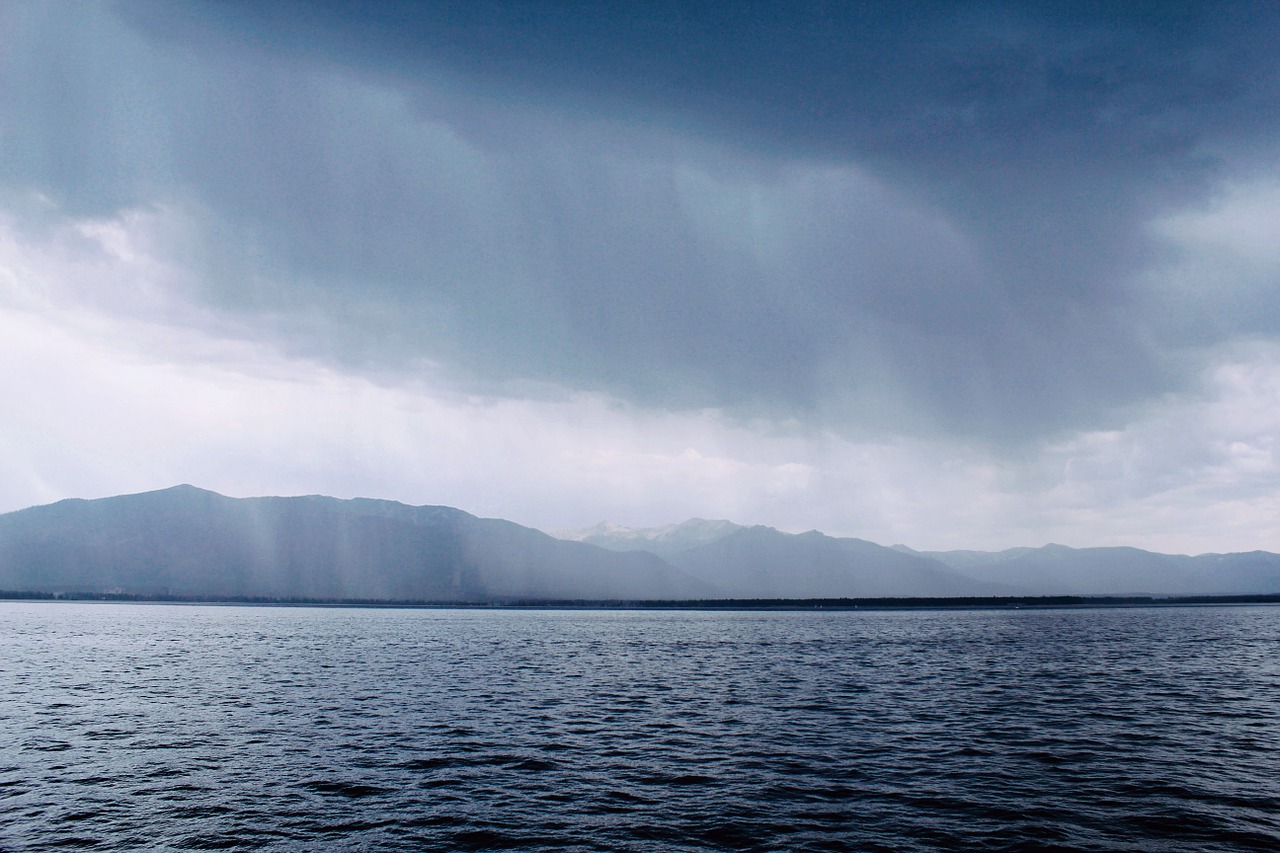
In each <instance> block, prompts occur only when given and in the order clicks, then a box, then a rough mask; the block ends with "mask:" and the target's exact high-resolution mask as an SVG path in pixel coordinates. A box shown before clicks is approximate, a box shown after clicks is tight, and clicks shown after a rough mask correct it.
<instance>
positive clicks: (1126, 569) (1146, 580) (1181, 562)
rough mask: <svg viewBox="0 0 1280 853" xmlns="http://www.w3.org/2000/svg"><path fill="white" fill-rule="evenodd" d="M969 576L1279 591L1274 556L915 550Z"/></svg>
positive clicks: (1144, 590)
mask: <svg viewBox="0 0 1280 853" xmlns="http://www.w3.org/2000/svg"><path fill="white" fill-rule="evenodd" d="M920 555H921V556H926V557H932V558H933V559H935V560H938V561H939V562H942V563H946V564H947V565H950V566H951V567H953V568H954V569H956V570H957V571H960V572H963V573H964V574H967V575H969V576H971V577H974V578H977V579H979V580H983V581H988V582H992V583H1001V584H1006V585H1008V586H1009V587H1013V588H1019V589H1022V590H1025V591H1026V592H1028V593H1031V594H1037V595H1042V594H1078V595H1123V594H1129V593H1135V594H1153V595H1198V594H1230V593H1240V594H1248V593H1274V592H1280V556H1277V555H1275V554H1269V553H1267V552H1263V551H1255V552H1252V553H1248V554H1205V555H1201V556H1199V557H1188V556H1184V555H1174V554H1157V553H1154V552H1151V551H1143V550H1140V549H1137V548H1068V547H1066V546H1064V545H1046V546H1044V547H1043V548H1014V549H1011V550H1008V551H998V552H993V553H986V552H981V551H939V552H920Z"/></svg>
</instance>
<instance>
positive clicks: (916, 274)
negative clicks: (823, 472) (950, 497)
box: [0, 3, 1280, 437]
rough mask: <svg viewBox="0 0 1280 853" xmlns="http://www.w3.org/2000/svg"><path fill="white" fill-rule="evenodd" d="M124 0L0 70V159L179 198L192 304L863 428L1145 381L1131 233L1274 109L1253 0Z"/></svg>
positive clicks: (395, 357) (1081, 406)
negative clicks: (107, 32)
mask: <svg viewBox="0 0 1280 853" xmlns="http://www.w3.org/2000/svg"><path fill="white" fill-rule="evenodd" d="M121 10H122V13H123V19H124V20H125V21H127V22H128V23H129V25H130V26H132V27H134V28H136V30H137V32H139V33H142V34H143V35H144V36H145V38H146V39H148V40H149V43H151V44H154V45H159V46H160V50H161V53H160V54H143V53H140V52H137V51H127V50H119V51H116V52H112V51H111V49H110V47H95V44H96V41H95V32H96V28H98V27H105V26H107V17H108V16H107V15H106V13H105V12H104V11H103V10H97V11H96V12H95V13H93V14H90V13H84V14H80V15H77V16H73V17H74V18H76V19H77V20H76V22H75V23H74V24H73V25H72V26H71V28H70V29H71V30H72V32H71V35H67V34H66V32H65V31H61V30H60V31H59V33H57V34H47V33H46V34H45V35H44V36H43V37H39V36H40V34H39V33H37V34H36V36H33V37H32V38H31V39H29V40H28V47H29V50H30V54H31V55H30V56H26V55H23V56H17V58H16V59H15V58H13V57H11V58H10V59H9V60H8V61H9V62H10V63H11V67H16V66H18V65H21V67H22V68H23V69H24V70H23V74H24V75H25V78H26V80H27V81H28V82H29V85H28V86H26V87H24V88H22V89H20V90H19V91H18V92H15V91H14V90H12V89H11V90H10V94H9V95H7V96H3V97H4V99H5V100H4V101H3V103H5V104H6V106H7V109H8V112H9V114H10V115H11V116H12V115H19V116H22V117H23V121H22V122H21V123H16V124H15V123H14V122H13V121H12V120H11V121H10V122H9V123H8V125H7V126H6V127H5V135H4V137H3V140H4V142H3V144H4V145H5V153H6V160H7V161H8V164H9V165H8V167H7V168H6V167H0V169H5V172H6V182H7V183H8V184H9V185H10V186H11V187H12V186H19V187H21V186H31V187H34V188H36V189H40V190H41V191H45V192H48V193H50V194H51V195H53V196H54V197H56V198H57V199H58V201H59V202H60V203H62V204H63V205H64V206H65V208H66V209H67V210H69V211H79V212H85V213H98V214H102V213H105V212H109V211H110V210H112V209H113V208H116V207H121V206H128V205H136V204H145V203H148V202H150V201H153V200H155V199H156V198H164V199H165V200H173V198H172V197H174V196H176V197H177V199H178V200H185V201H189V202H190V203H191V209H193V210H195V211H197V213H196V214H194V215H197V216H200V217H204V219H203V220H202V223H203V227H204V235H205V236H204V245H203V248H202V250H201V253H197V255H198V260H199V261H200V263H202V264H203V265H204V266H203V269H202V272H203V279H204V280H205V281H206V282H207V283H208V290H207V292H206V293H205V296H206V298H209V299H211V300H213V301H215V302H217V303H218V304H221V305H223V306H224V307H227V308H231V309H235V310H241V311H245V310H247V311H255V312H260V313H269V314H273V315H277V316H279V315H284V314H286V313H289V312H295V313H296V312H297V310H298V308H299V306H302V307H303V309H304V313H305V315H306V316H309V317H318V318H319V320H318V321H317V322H318V324H319V325H318V327H312V326H306V328H309V329H311V331H312V333H313V336H311V337H306V336H303V337H302V338H297V339H295V340H294V344H295V345H297V346H306V347H310V348H312V349H314V350H317V351H319V352H321V353H322V354H327V355H329V356H332V357H336V358H341V359H343V360H345V361H348V362H377V363H381V364H391V365H412V364H413V363H415V361H414V360H415V358H427V359H431V360H435V361H437V362H442V363H444V364H445V365H447V366H449V367H451V368H452V369H456V370H461V371H464V372H466V373H467V374H468V375H470V376H471V377H472V378H474V379H479V380H484V381H497V382H504V381H517V382H518V381H522V380H543V381H549V382H553V383H559V384H563V385H567V386H569V387H579V388H588V389H595V390H604V391H608V392H612V393H616V394H619V395H621V396H624V397H629V398H631V399H635V400H640V401H643V402H646V403H650V404H657V405H666V406H694V407H697V406H724V407H728V408H731V409H740V410H742V411H745V412H750V413H757V414H759V413H764V414H768V415H770V416H774V417H788V416H793V415H796V414H801V415H805V416H813V417H816V418H819V419H823V420H825V421H826V422H828V423H836V424H844V425H846V426H847V425H852V424H858V423H862V424H865V425H869V426H871V427H873V428H876V429H883V428H886V427H893V428H901V429H919V430H931V429H943V430H957V431H959V432H961V433H964V434H968V435H978V436H985V437H1011V436H1025V435H1027V434H1035V433H1039V432H1042V431H1045V430H1053V429H1056V428H1059V427H1063V426H1070V425H1084V424H1094V423H1097V422H1098V421H1097V419H1098V418H1099V417H1101V416H1103V415H1105V413H1106V412H1108V411H1109V410H1111V409H1112V408H1113V407H1116V406H1121V405H1123V404H1126V403H1129V402H1132V401H1135V400H1140V399H1142V398H1144V397H1149V396H1151V395H1154V394H1157V393H1159V392H1161V391H1164V390H1168V389H1171V388H1176V387H1178V384H1179V382H1180V381H1181V380H1180V377H1179V376H1178V374H1177V372H1176V370H1175V369H1174V368H1173V367H1171V366H1170V365H1171V364H1172V363H1173V362H1171V361H1169V360H1168V359H1167V358H1166V355H1167V353H1166V352H1164V351H1163V350H1161V349H1156V348H1155V347H1154V346H1153V344H1152V340H1153V339H1154V338H1155V337H1159V336H1158V335H1154V336H1153V334H1152V333H1151V330H1150V329H1149V328H1148V326H1149V325H1150V323H1152V322H1155V321H1154V320H1153V319H1151V317H1149V316H1147V315H1145V314H1143V313H1140V312H1142V311H1149V310H1150V305H1149V300H1148V299H1146V298H1144V299H1136V298H1135V297H1134V296H1133V293H1132V290H1131V282H1132V279H1133V276H1134V275H1135V274H1136V273H1137V272H1139V271H1140V270H1142V269H1143V268H1144V267H1146V266H1148V265H1150V264H1152V263H1153V262H1155V261H1157V260H1159V258H1158V257H1157V254H1156V251H1157V246H1156V245H1155V244H1153V243H1152V242H1151V240H1150V238H1149V235H1148V232H1147V225H1148V223H1149V222H1150V221H1151V220H1152V219H1153V218H1154V217H1158V216H1159V215H1161V214H1162V213H1163V212H1165V211H1172V210H1176V209H1178V208H1179V206H1182V205H1186V204H1190V203H1193V202H1195V201H1196V200H1198V199H1201V198H1203V197H1205V195H1206V193H1208V192H1209V191H1210V190H1212V188H1213V187H1215V186H1216V185H1217V183H1218V182H1220V181H1222V180H1223V179H1226V178H1229V177H1231V176H1233V175H1235V174H1244V173H1246V172H1247V171H1248V170H1249V169H1250V168H1251V167H1252V166H1253V165H1254V163H1255V161H1256V160H1257V159H1258V158H1262V157H1267V156H1270V153H1269V151H1268V150H1267V147H1266V143H1267V141H1268V140H1269V139H1272V138H1273V137H1274V134H1275V131H1276V130H1277V128H1276V127H1275V124H1276V122H1277V116H1280V111H1277V109H1276V107H1277V106H1278V102H1280V98H1278V97H1277V74H1276V63H1275V62H1274V59H1273V54H1274V47H1273V46H1274V44H1276V43H1277V41H1276V39H1277V36H1280V26H1278V18H1280V7H1276V6H1275V5H1274V4H1269V3H1268V4H1176V3H1159V4H1126V5H1124V6H1123V8H1121V9H1120V10H1113V9H1111V8H1109V7H1102V6H1097V5H1095V4H1046V5H1038V6H1035V7H1034V8H1033V7H1032V6H1031V5H1030V4H979V5H974V4H950V3H947V4H933V3H918V4H899V3H894V4H843V3H833V4H799V5H797V4H794V3H786V4H783V3H778V4H747V5H733V4H689V3H680V4H616V5H614V6H605V5H600V4H583V5H576V6H575V5H567V4H497V3H456V4H454V3H434V4H425V5H419V4H394V5H388V6H375V7H372V8H371V7H370V5H369V4H364V3H361V4H358V5H357V4H336V3H334V4H326V3H308V4H287V3H286V4H249V3H245V4H241V3H210V4H204V5H198V6H189V5H183V6H177V5H171V4H156V5H152V4H146V3H139V4H128V5H125V6H123V7H121ZM1099 10H1101V11H1099ZM94 14H97V15H99V16H100V17H101V20H97V21H95V19H94ZM58 23H59V25H60V26H65V22H61V21H59V22H58ZM42 25H43V26H48V25H49V23H48V20H47V18H46V20H45V21H44V22H43V24H42ZM76 27H78V28H79V32H75V31H74V30H75V29H76ZM95 51H96V52H95ZM298 322H299V323H302V322H303V321H298ZM1271 323H1272V326H1271V328H1270V331H1271V332H1272V333H1274V332H1275V331H1276V329H1275V320H1274V317H1273V318H1271ZM304 325H305V323H304ZM1230 333H1231V330H1230V329H1225V330H1223V331H1222V334H1223V335H1224V336H1229V334H1230ZM282 334H283V332H282ZM295 334H301V333H295ZM1163 340H1164V345H1165V346H1166V347H1167V346H1169V341H1168V340H1167V336H1165V338H1164V339H1163ZM1174 343H1176V342H1174Z"/></svg>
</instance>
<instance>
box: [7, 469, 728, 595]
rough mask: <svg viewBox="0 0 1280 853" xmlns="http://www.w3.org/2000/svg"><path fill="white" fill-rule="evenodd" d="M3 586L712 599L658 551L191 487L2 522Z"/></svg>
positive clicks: (429, 512) (426, 515)
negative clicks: (609, 547)
mask: <svg viewBox="0 0 1280 853" xmlns="http://www.w3.org/2000/svg"><path fill="white" fill-rule="evenodd" d="M0 588H3V589H10V590H35V591H81V592H103V591H120V592H130V593H141V594H157V593H168V594H173V595H198V596H280V597H302V598H371V599H429V600H441V601H474V600H485V599H489V598H520V597H539V598H541V597H546V598H687V597H696V596H700V595H705V594H707V593H708V592H709V588H708V587H707V586H705V585H704V584H701V583H699V582H697V581H695V580H693V579H692V578H690V577H688V576H686V575H684V574H683V573H682V572H680V571H678V570H676V569H674V568H672V567H671V566H669V565H667V564H666V563H664V562H663V561H662V560H660V559H658V558H657V557H654V556H653V555H650V554H644V553H633V554H619V553H614V552H611V551H606V550H604V549H599V548H595V547H593V546H590V545H586V544H583V543H575V542H561V541H559V540H556V539H553V538H551V537H550V536H547V535H545V534H543V533H540V532H538V531H536V530H531V529H529V528H524V527H520V526H519V525H516V524H512V523H510V522H505V521H499V520H495V519H480V518H476V517H475V516H472V515H469V514H468V513H465V512H462V511H461V510H456V509H452V508H449V507H408V506H405V505H403V504H397V503H394V502H390V501H374V500H356V501H341V500H337V499H334V498H325V497H296V498H248V499H234V498H226V497H223V496H221V495H218V494H215V493H213V492H207V491H203V490H200V489H196V488H193V487H190V486H179V487H175V488H172V489H165V490H163V491H159V492H148V493H144V494H140V495H125V496H120V497H114V498H105V499H102V500H95V501H80V500H71V501H61V502H59V503H56V504H52V505H49V506H44V507H35V508H32V509H28V510H23V511H21V512H15V513H9V514H7V515H4V516H0Z"/></svg>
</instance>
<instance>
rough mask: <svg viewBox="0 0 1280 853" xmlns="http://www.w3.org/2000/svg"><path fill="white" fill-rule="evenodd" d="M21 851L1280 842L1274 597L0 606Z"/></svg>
mask: <svg viewBox="0 0 1280 853" xmlns="http://www.w3.org/2000/svg"><path fill="white" fill-rule="evenodd" d="M0 642H3V648H4V649H5V654H4V657H3V660H2V661H0V804H3V805H0V849H5V850H51V849H65V848H85V849H112V850H120V849H138V850H142V849H146V850H157V849H158V850H178V849H209V850H214V849H231V850H250V849H253V850H258V849H268V850H304V849H315V848H321V847H323V848H325V849H339V850H342V849H349V850H369V849H378V850H384V849H386V850H491V849H522V850H530V849H533V850H584V851H585V850H646V851H647V850H654V849H678V850H687V849H707V850H718V849H724V850H760V851H774V850H779V851H781V850H894V851H900V850H907V851H911V850H919V851H924V850H938V849H965V850H992V851H998V850H1010V851H1012V850H1062V851H1104V850H1117V849H1123V850H1149V851H1164V850H1171V849H1177V850H1189V851H1236V850H1276V849H1280V791H1278V790H1277V786H1276V783H1275V778H1276V771H1277V768H1280V745H1277V742H1276V740H1275V738H1274V737H1273V734H1274V733H1275V732H1276V731H1277V730H1280V663H1278V662H1280V608H1268V607H1202V608H1166V609H1158V608H1157V609H1122V610H1121V609H1117V610H1043V611H1037V610H1018V611H965V612H897V613H892V612H884V613H870V612H867V613H832V612H821V613H813V612H791V613H697V612H684V613H670V612H646V611H635V612H588V611H483V610H470V611H467V610H460V611H449V610H346V609H308V608H248V607H237V608H232V607H183V606H143V605H123V604H121V605H106V604H63V603H2V604H0Z"/></svg>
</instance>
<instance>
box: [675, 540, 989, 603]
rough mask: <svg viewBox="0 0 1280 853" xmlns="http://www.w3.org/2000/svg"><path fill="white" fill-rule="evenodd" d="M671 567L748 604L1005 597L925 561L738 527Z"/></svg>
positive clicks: (856, 544) (858, 544)
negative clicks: (792, 600) (754, 601)
mask: <svg viewBox="0 0 1280 853" xmlns="http://www.w3.org/2000/svg"><path fill="white" fill-rule="evenodd" d="M667 559H668V560H669V561H670V562H671V563H672V564H673V565H675V566H677V567H678V568H681V569H684V570H685V571H686V572H688V573H689V574H691V575H693V576H694V577H696V578H699V579H700V580H703V581H706V582H707V583H710V584H713V585H715V586H717V587H719V588H721V589H735V590H738V592H737V595H738V596H740V597H749V598H780V597H788V598H839V597H850V598H871V597H880V596H963V595H993V594H999V593H1001V592H1004V590H1002V589H1001V588H1000V587H999V586H998V585H995V584H986V583H982V582H979V581H975V580H972V579H970V578H968V577H965V576H964V575H962V574H960V573H959V572H956V571H955V570H953V569H951V568H950V567H948V566H945V565H943V564H942V563H939V562H937V561H935V560H931V559H928V558H926V557H917V556H913V555H910V554H902V553H899V552H897V551H894V550H892V549H890V548H885V547H883V546H880V545H876V544H875V543H873V542H866V541H863V540H861V539H836V538H833V537H830V536H825V535H823V534H821V533H819V532H817V531H816V530H814V531H810V532H809V533H800V534H790V533H781V532H779V531H777V530H774V529H773V528H772V527H743V528H738V529H737V530H734V531H732V532H730V533H728V534H727V535H725V536H722V537H720V538H719V539H716V540H715V541H713V542H709V543H707V544H705V545H700V546H697V547H695V548H691V549H689V550H687V551H683V552H680V553H678V554H674V555H671V556H669V557H668V558H667Z"/></svg>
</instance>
